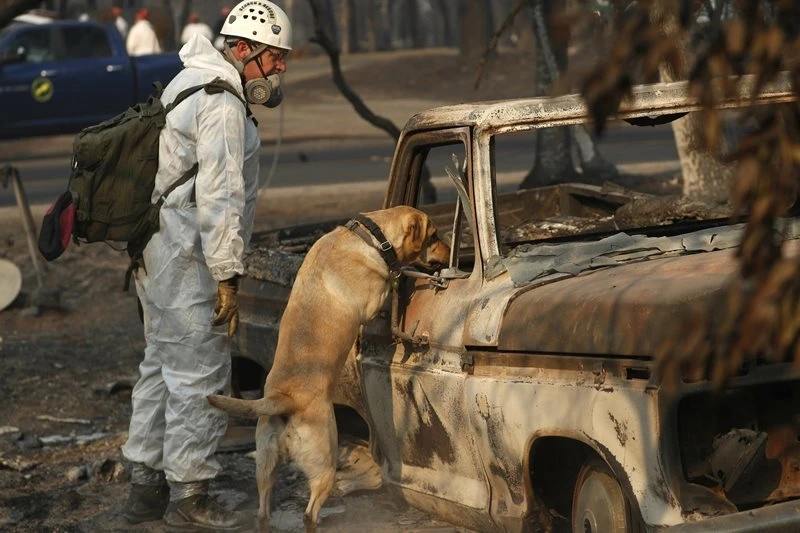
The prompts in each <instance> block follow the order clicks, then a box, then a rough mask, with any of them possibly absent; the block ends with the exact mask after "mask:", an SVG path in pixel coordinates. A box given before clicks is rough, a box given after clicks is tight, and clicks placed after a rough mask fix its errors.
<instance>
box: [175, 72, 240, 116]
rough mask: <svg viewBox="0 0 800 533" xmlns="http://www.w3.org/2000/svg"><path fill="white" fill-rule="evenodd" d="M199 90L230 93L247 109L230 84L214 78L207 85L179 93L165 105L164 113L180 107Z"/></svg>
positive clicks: (212, 92) (210, 92) (209, 92)
mask: <svg viewBox="0 0 800 533" xmlns="http://www.w3.org/2000/svg"><path fill="white" fill-rule="evenodd" d="M201 89H205V91H206V92H207V93H208V94H219V93H221V92H223V91H227V92H229V93H231V94H232V95H233V96H235V97H236V99H237V100H239V101H240V102H241V103H242V105H243V106H245V107H247V102H245V101H244V100H243V99H242V97H241V96H239V93H237V92H236V89H234V88H233V87H232V86H231V84H230V83H228V82H227V81H225V80H223V79H222V78H214V79H213V80H211V81H210V82H208V83H203V84H202V85H195V86H194V87H189V88H187V89H184V90H182V91H181V92H179V93H178V96H176V97H175V100H173V101H172V102H170V103H169V104H167V107H166V108H165V109H166V112H167V113H169V112H170V111H172V110H173V109H175V108H176V107H178V105H180V103H181V102H183V101H184V100H186V99H187V98H189V97H190V96H192V95H193V94H194V93H196V92H198V91H200V90H201Z"/></svg>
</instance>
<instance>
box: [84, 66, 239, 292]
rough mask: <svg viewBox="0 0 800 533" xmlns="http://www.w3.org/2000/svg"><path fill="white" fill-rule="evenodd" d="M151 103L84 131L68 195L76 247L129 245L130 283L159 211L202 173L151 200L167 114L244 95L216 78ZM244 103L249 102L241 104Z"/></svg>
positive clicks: (192, 173) (158, 86) (159, 89)
mask: <svg viewBox="0 0 800 533" xmlns="http://www.w3.org/2000/svg"><path fill="white" fill-rule="evenodd" d="M154 86H155V88H156V91H155V94H154V95H153V96H151V97H150V98H148V99H147V101H146V102H143V103H140V104H136V105H135V106H133V107H131V108H128V110H127V111H125V112H124V113H121V114H119V115H117V116H116V117H114V118H111V119H109V120H106V121H105V122H101V123H100V124H97V125H95V126H89V127H88V128H85V129H84V130H82V131H81V132H80V133H79V134H78V136H77V137H76V138H75V141H74V143H73V156H72V171H71V174H70V177H69V186H68V192H69V193H70V195H71V196H72V203H73V204H74V205H75V223H74V227H73V230H72V239H73V241H75V242H76V243H80V242H87V243H89V242H97V241H116V242H124V243H127V246H126V248H125V249H126V250H127V251H128V254H129V255H130V257H131V259H132V262H131V268H129V270H128V275H127V276H126V280H125V289H126V290H127V288H128V286H129V282H130V273H131V272H132V270H133V268H135V266H136V265H137V264H138V260H139V259H140V258H141V255H142V251H143V250H144V247H145V246H146V245H147V242H148V241H149V240H150V237H152V236H153V234H154V233H155V232H157V231H158V225H159V211H160V209H161V205H162V204H163V203H164V200H165V198H166V197H167V196H169V194H170V193H171V192H172V191H174V190H175V189H176V188H177V187H179V186H181V185H183V184H184V183H186V182H187V181H189V180H190V179H191V178H193V177H194V176H195V174H196V173H197V164H195V165H194V166H193V167H192V168H190V169H189V170H188V171H187V172H186V173H185V174H184V175H183V176H181V177H180V178H179V179H178V180H177V181H176V182H175V183H173V184H172V185H170V187H169V188H168V189H167V190H166V191H164V194H162V195H161V198H159V200H158V201H157V202H156V203H152V202H151V201H150V197H151V195H152V192H153V187H154V186H155V180H156V172H157V171H158V137H159V134H160V133H161V129H162V128H164V126H165V125H166V116H167V113H169V112H170V111H172V110H173V109H175V107H177V106H178V105H179V104H180V103H181V102H183V101H184V100H185V99H186V98H188V97H189V96H191V95H192V94H194V93H196V92H198V91H200V90H201V89H205V91H206V92H207V93H209V94H218V93H221V92H222V91H228V92H229V93H231V94H233V95H234V96H236V97H237V98H238V99H239V100H242V99H241V97H240V96H239V95H238V94H237V93H236V90H235V89H234V88H233V87H231V85H230V84H228V83H227V82H225V81H223V80H221V79H219V78H217V79H215V80H213V81H211V82H209V83H206V84H203V85H197V86H194V87H189V88H188V89H184V90H183V91H181V92H180V93H179V94H178V96H177V97H176V98H175V100H174V101H173V102H172V103H170V104H168V105H167V106H166V107H164V106H163V105H162V104H161V100H160V97H161V93H162V89H163V87H162V86H161V84H160V83H156V84H154ZM242 104H243V105H245V106H246V103H245V102H244V101H243V100H242Z"/></svg>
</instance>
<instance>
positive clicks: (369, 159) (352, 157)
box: [0, 126, 677, 207]
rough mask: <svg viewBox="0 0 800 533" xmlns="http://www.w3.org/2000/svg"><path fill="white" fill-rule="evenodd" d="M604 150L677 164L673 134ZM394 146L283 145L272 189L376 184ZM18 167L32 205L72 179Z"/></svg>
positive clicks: (611, 140)
mask: <svg viewBox="0 0 800 533" xmlns="http://www.w3.org/2000/svg"><path fill="white" fill-rule="evenodd" d="M599 146H600V151H601V152H602V153H603V155H604V156H605V157H606V158H607V159H609V160H610V161H612V162H614V163H636V162H642V161H670V160H674V159H677V153H676V151H675V144H674V141H673V138H672V131H671V129H670V128H669V127H667V126H662V127H656V128H634V127H627V128H623V129H619V130H616V131H612V132H609V134H608V135H606V136H605V137H603V139H602V140H601V142H600V144H599ZM393 149H394V145H393V143H392V142H391V140H389V139H388V138H387V140H381V139H371V140H369V139H368V140H353V139H350V140H345V141H341V142H335V141H324V142H304V143H296V144H284V145H283V146H282V147H281V150H280V153H279V156H278V166H277V168H276V171H275V173H274V176H273V178H272V181H271V182H270V183H269V186H270V187H292V186H301V185H324V184H335V183H343V182H363V181H378V180H382V179H386V177H387V176H388V174H389V166H390V164H391V157H392V151H393ZM497 149H498V155H499V154H500V153H502V154H503V156H502V157H498V167H499V168H498V170H502V171H513V170H525V169H528V168H530V166H531V164H532V162H533V157H534V155H533V154H534V144H533V142H532V134H529V133H525V134H516V135H515V136H514V137H508V138H506V137H503V138H502V141H498V143H497ZM274 153H275V151H274V145H272V144H265V145H264V146H263V149H262V155H261V174H262V176H261V177H262V180H263V179H266V177H267V176H268V174H269V171H270V168H271V166H272V160H273V157H274ZM431 159H432V160H431V161H429V163H430V167H431V168H432V171H433V172H434V174H436V173H440V172H441V171H442V170H443V169H444V167H445V165H447V164H448V163H449V162H450V161H449V151H441V152H439V153H436V154H432V155H431ZM3 160H5V161H7V162H11V163H13V164H15V165H16V166H17V167H18V168H19V171H20V176H21V178H22V182H23V186H24V188H25V191H26V194H27V196H28V201H29V202H30V203H31V204H39V203H50V202H51V201H52V200H53V199H54V198H55V197H56V196H58V194H60V193H61V191H63V190H64V189H65V188H66V185H67V179H68V177H69V154H61V155H58V156H52V157H47V158H43V159H36V160H26V161H14V159H13V156H12V155H11V154H3V155H2V156H0V163H2V161H3ZM13 204H14V196H13V193H12V191H10V190H5V189H0V207H3V206H9V205H13Z"/></svg>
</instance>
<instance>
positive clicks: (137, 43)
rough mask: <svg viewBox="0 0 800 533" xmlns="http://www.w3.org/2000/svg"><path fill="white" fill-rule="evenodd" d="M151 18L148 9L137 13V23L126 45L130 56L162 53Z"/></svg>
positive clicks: (132, 27) (129, 34)
mask: <svg viewBox="0 0 800 533" xmlns="http://www.w3.org/2000/svg"><path fill="white" fill-rule="evenodd" d="M149 18H150V13H148V11H147V8H142V9H140V10H139V11H137V12H136V22H135V23H134V24H133V26H131V30H130V32H128V39H127V41H126V43H125V48H126V49H127V50H128V55H131V56H144V55H148V54H160V53H161V44H159V42H158V37H156V31H155V30H154V29H153V25H152V24H150V20H149Z"/></svg>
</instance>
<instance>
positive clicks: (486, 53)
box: [474, 0, 529, 90]
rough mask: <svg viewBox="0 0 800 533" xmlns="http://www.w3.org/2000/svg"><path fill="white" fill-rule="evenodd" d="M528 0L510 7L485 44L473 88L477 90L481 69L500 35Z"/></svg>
mask: <svg viewBox="0 0 800 533" xmlns="http://www.w3.org/2000/svg"><path fill="white" fill-rule="evenodd" d="M528 2H529V0H519V2H518V3H517V5H516V6H514V9H512V10H511V11H510V12H509V13H508V16H507V17H506V19H505V20H504V21H503V23H502V24H501V25H500V27H499V28H498V29H497V31H496V32H494V35H492V38H491V40H490V41H489V44H487V45H486V50H484V51H483V55H482V56H481V58H480V60H479V61H478V71H477V73H476V74H475V85H474V88H475V90H478V87H479V86H480V84H481V79H482V78H483V71H484V69H485V68H486V62H487V61H488V59H489V56H490V55H492V54H493V53H494V52H495V51H496V50H497V45H498V44H499V43H500V37H502V36H503V34H504V33H505V32H507V31H508V29H509V28H511V25H512V24H514V20H515V19H516V18H517V15H519V12H520V11H522V8H523V7H525V4H527V3H528Z"/></svg>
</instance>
